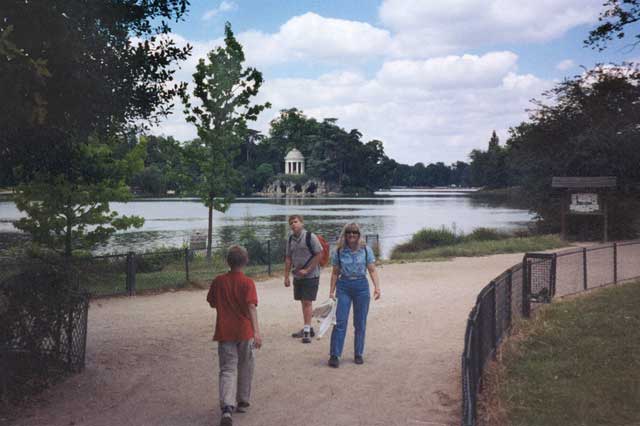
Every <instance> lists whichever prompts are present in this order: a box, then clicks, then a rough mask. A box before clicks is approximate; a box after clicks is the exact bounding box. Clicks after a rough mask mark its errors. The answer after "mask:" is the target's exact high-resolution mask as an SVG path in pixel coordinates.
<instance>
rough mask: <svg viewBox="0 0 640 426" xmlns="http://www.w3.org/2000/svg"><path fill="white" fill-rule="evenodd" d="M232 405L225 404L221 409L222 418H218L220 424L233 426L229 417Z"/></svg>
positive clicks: (221, 425)
mask: <svg viewBox="0 0 640 426" xmlns="http://www.w3.org/2000/svg"><path fill="white" fill-rule="evenodd" d="M232 412H233V407H231V406H228V405H226V406H225V407H224V408H223V409H222V418H221V419H220V426H233V420H232V419H231V413H232Z"/></svg>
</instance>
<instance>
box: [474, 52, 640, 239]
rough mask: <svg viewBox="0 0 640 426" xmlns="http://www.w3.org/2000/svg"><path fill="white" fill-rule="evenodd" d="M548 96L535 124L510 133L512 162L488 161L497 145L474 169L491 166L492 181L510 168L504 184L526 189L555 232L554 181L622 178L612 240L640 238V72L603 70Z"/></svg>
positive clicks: (478, 155) (507, 158)
mask: <svg viewBox="0 0 640 426" xmlns="http://www.w3.org/2000/svg"><path fill="white" fill-rule="evenodd" d="M544 96H545V100H544V101H535V103H534V105H535V108H534V109H533V110H531V112H530V117H529V120H528V121H527V122H524V123H522V124H520V125H519V126H516V127H514V128H512V129H511V130H510V137H509V140H508V141H507V146H506V147H504V148H500V149H501V154H500V155H504V162H502V161H500V162H497V163H494V164H491V162H488V161H486V158H487V157H489V154H490V153H491V151H492V148H491V147H490V148H489V150H488V151H487V152H480V151H474V153H472V160H473V161H472V163H471V168H472V170H477V169H481V168H483V167H484V169H483V170H485V176H491V175H492V174H499V173H501V172H503V171H504V170H507V171H508V176H507V179H506V182H503V184H502V186H506V185H507V184H510V185H521V186H523V187H524V189H525V191H524V192H525V193H526V194H527V199H526V200H525V201H526V203H527V205H528V206H529V208H531V210H533V211H534V212H536V213H537V214H538V215H539V217H541V218H542V219H544V220H545V224H546V225H547V226H548V227H549V229H550V230H557V228H558V225H559V223H558V221H559V217H560V214H559V208H560V206H559V197H557V196H556V195H554V194H553V193H552V190H551V178H552V177H553V176H585V177H588V176H616V177H617V178H618V183H619V186H618V191H617V192H616V194H615V195H611V196H610V209H609V211H610V216H611V223H612V230H611V231H612V235H613V236H614V237H625V236H629V235H634V234H636V233H637V232H638V225H637V224H634V221H637V213H636V212H637V210H638V208H640V205H639V203H638V200H639V198H640V197H639V189H640V167H639V165H640V128H639V127H638V123H640V106H639V104H638V99H640V71H639V70H638V68H637V67H635V66H631V65H629V64H623V65H621V66H599V67H596V68H594V69H592V70H589V71H588V72H586V73H585V74H584V75H581V76H577V77H574V78H572V79H568V80H565V81H564V82H562V83H559V84H558V85H556V86H555V87H554V88H553V89H552V90H550V91H548V92H546V93H545V94H544ZM478 161H480V163H478V164H476V163H477V162H478ZM483 161H484V162H483ZM504 163H506V164H507V165H508V168H505V165H504ZM585 220H587V219H585ZM598 226H600V225H598ZM592 227H593V226H592Z"/></svg>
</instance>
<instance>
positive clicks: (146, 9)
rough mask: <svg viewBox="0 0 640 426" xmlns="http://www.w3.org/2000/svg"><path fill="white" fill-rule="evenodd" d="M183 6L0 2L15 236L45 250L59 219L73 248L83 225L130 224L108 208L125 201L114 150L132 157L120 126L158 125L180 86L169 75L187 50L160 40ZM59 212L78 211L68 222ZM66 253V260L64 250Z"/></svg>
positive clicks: (3, 106) (2, 117) (141, 0)
mask: <svg viewBox="0 0 640 426" xmlns="http://www.w3.org/2000/svg"><path fill="white" fill-rule="evenodd" d="M187 5H188V1H187V0H127V1H108V2H105V1H102V0H87V1H83V2H78V1H75V0H48V1H23V0H6V1H3V2H2V3H1V4H0V16H2V20H0V32H1V36H0V75H2V79H0V93H2V102H0V169H2V170H4V171H5V173H6V174H7V175H9V176H5V177H4V179H5V180H7V181H10V182H12V183H14V184H19V190H20V194H19V197H20V198H19V202H18V206H19V207H20V208H21V209H22V210H23V211H25V212H26V213H27V214H28V215H29V218H28V219H29V223H27V222H24V221H23V222H22V223H21V226H22V229H25V230H28V231H29V232H31V233H32V234H33V235H34V236H38V237H37V239H38V240H40V241H42V242H45V243H46V242H49V243H51V244H52V245H53V246H57V242H56V241H58V239H57V238H54V237H55V236H56V235H57V232H58V231H57V229H59V228H60V227H59V224H58V221H59V220H61V219H60V218H63V217H64V218H66V220H67V223H66V224H65V226H62V228H61V229H63V231H62V232H70V235H68V236H65V237H64V238H65V239H69V238H71V240H73V239H77V240H78V241H81V240H83V237H84V236H88V235H90V234H86V232H87V231H88V230H89V228H88V226H89V225H98V226H103V227H107V226H110V225H109V224H112V225H113V227H115V228H118V229H122V227H123V226H125V225H135V224H139V221H135V220H134V221H127V220H119V218H118V217H117V215H114V214H111V213H110V210H109V205H108V201H109V200H111V201H113V200H124V199H126V198H127V196H128V194H126V193H125V192H126V191H123V186H122V182H123V180H122V179H123V177H122V176H121V174H120V171H122V170H128V169H127V168H124V169H123V168H122V167H121V166H119V165H117V164H119V162H121V161H124V159H125V158H126V155H124V154H122V150H121V147H122V146H123V145H125V146H127V148H126V149H125V150H124V151H127V150H129V151H131V150H133V149H134V148H135V147H134V145H135V139H133V140H134V143H132V144H129V142H130V141H131V140H132V138H130V137H129V128H130V127H131V126H133V125H138V124H140V123H144V122H145V121H146V120H154V119H156V118H158V117H161V116H163V115H166V114H167V113H168V112H169V109H170V107H171V99H172V98H173V97H174V96H175V95H176V94H177V93H179V92H180V91H181V89H182V88H183V86H182V85H180V84H171V83H172V75H173V72H174V71H173V68H174V65H175V64H176V63H177V62H178V61H180V60H182V59H185V58H186V57H187V55H188V54H189V51H190V47H189V46H186V47H183V48H179V47H177V46H176V45H175V43H174V42H173V41H172V40H171V39H170V38H168V37H167V34H168V33H169V31H170V28H169V26H168V21H171V20H177V19H181V17H182V16H183V15H184V13H185V11H186V8H187ZM129 145H130V146H129ZM115 169H117V170H119V171H118V173H116V174H115V176H111V175H110V173H111V172H112V171H113V170H115ZM30 185H32V186H30ZM51 194H57V197H52V196H49V195H51ZM80 195H82V196H80ZM60 197H65V199H60ZM96 205H99V206H100V207H99V209H98V210H99V211H96V210H94V208H95V206H96ZM70 209H73V210H76V211H77V212H80V213H79V214H78V215H76V216H74V215H72V214H68V213H69V211H70ZM82 212H84V213H82ZM85 213H86V214H85ZM94 213H95V214H94ZM43 215H46V217H47V218H48V219H47V220H44V217H45V216H43ZM83 220H86V221H85V222H81V221H83ZM78 221H80V222H78ZM96 221H97V222H96ZM69 230H70V231H69ZM108 234H109V232H106V233H105V232H103V233H100V232H98V233H94V234H93V236H92V237H90V238H87V240H92V239H93V240H95V239H96V238H97V239H98V240H99V239H104V238H106V237H108ZM45 235H50V236H51V238H45ZM94 237H95V238H94ZM66 246H67V249H66V250H65V253H67V254H69V250H68V248H69V247H73V246H74V241H71V242H70V243H69V244H66Z"/></svg>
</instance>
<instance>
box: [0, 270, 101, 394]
mask: <svg viewBox="0 0 640 426" xmlns="http://www.w3.org/2000/svg"><path fill="white" fill-rule="evenodd" d="M0 268H2V271H3V275H4V276H3V277H1V278H0V401H4V402H5V403H6V402H8V401H11V400H17V399H20V398H21V397H23V396H25V395H29V394H31V393H34V392H35V391H37V390H39V389H41V388H43V387H45V386H46V385H47V384H48V383H51V382H52V381H54V380H56V379H57V378H58V377H60V376H63V375H65V374H67V373H70V372H78V371H81V370H82V369H83V368H84V362H85V348H86V338H87V313H88V307H89V296H88V294H87V293H86V292H83V291H81V290H79V289H78V288H77V282H76V281H75V278H76V276H75V275H74V274H73V273H71V272H70V270H69V266H68V265H63V266H60V265H57V266H55V265H47V264H45V263H44V262H41V261H34V260H32V261H29V262H28V263H23V264H21V265H20V264H17V263H13V264H11V265H8V264H0ZM8 269H9V270H11V271H12V272H13V273H12V274H11V275H10V276H7V275H5V274H6V273H7V272H6V271H7V270H8Z"/></svg>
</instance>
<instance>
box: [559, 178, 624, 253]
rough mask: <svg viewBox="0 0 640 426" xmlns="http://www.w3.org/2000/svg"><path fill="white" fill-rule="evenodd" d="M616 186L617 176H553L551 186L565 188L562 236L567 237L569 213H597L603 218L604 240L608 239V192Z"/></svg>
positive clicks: (561, 216)
mask: <svg viewBox="0 0 640 426" xmlns="http://www.w3.org/2000/svg"><path fill="white" fill-rule="evenodd" d="M616 186H617V178H616V177H615V176H596V177H566V176H563V177H554V178H552V180H551V187H552V188H555V189H561V190H564V191H563V192H562V193H561V194H560V197H561V198H560V201H561V207H560V224H561V232H562V238H563V239H565V238H566V237H567V215H596V216H602V218H603V240H604V241H607V240H608V234H607V230H608V228H609V224H608V216H607V201H606V193H607V192H609V191H611V190H614V189H615V188H616Z"/></svg>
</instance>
